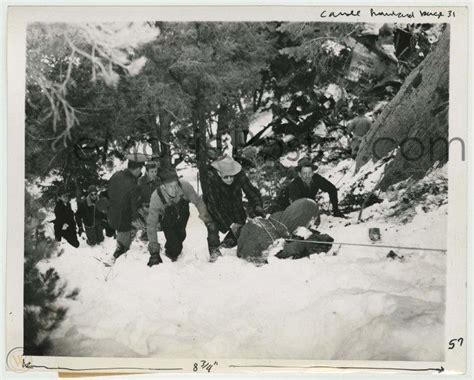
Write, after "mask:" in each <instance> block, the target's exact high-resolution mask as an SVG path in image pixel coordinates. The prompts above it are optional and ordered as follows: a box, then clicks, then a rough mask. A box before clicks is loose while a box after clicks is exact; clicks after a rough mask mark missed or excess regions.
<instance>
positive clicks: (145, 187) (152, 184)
mask: <svg viewBox="0 0 474 380" xmlns="http://www.w3.org/2000/svg"><path fill="white" fill-rule="evenodd" d="M157 173H158V163H157V162H156V161H150V162H147V163H146V164H145V174H144V175H142V176H141V177H140V178H138V190H139V192H140V202H141V207H140V209H139V212H140V214H141V215H142V216H143V220H144V221H146V220H147V218H148V208H149V206H150V199H151V194H152V193H153V192H154V191H155V190H156V188H157V187H158V184H159V181H158V179H157ZM141 239H142V240H143V241H147V240H148V237H147V233H146V225H144V226H143V233H142V236H141Z"/></svg>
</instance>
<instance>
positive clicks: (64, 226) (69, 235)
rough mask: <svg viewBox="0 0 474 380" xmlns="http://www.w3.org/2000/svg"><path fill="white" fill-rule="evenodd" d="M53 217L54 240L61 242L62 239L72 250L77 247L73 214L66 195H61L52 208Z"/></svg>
mask: <svg viewBox="0 0 474 380" xmlns="http://www.w3.org/2000/svg"><path fill="white" fill-rule="evenodd" d="M54 215H55V216H56V219H55V220H54V236H55V238H56V240H57V241H61V238H64V239H66V241H67V242H68V243H69V244H71V245H72V246H73V247H74V248H77V247H79V241H78V240H77V235H76V222H75V220H74V212H73V211H72V209H71V205H70V204H69V196H68V195H67V194H61V195H60V196H59V197H58V200H57V202H56V206H55V208H54Z"/></svg>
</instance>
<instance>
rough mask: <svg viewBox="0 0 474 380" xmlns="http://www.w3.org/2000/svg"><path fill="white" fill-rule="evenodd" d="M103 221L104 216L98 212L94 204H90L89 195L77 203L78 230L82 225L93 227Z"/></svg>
mask: <svg viewBox="0 0 474 380" xmlns="http://www.w3.org/2000/svg"><path fill="white" fill-rule="evenodd" d="M105 219H107V217H106V215H104V214H103V213H101V212H100V211H99V209H98V208H97V206H96V202H92V200H91V198H90V196H89V195H88V196H87V197H85V198H83V199H81V200H80V201H79V202H77V212H76V222H77V226H78V227H79V228H81V227H82V225H83V224H84V226H85V227H95V225H96V223H99V222H101V221H102V220H105Z"/></svg>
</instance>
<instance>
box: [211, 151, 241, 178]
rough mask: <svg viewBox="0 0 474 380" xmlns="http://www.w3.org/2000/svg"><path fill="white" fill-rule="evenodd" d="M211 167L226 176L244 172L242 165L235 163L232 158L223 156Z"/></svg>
mask: <svg viewBox="0 0 474 380" xmlns="http://www.w3.org/2000/svg"><path fill="white" fill-rule="evenodd" d="M211 166H212V167H213V168H215V169H217V170H218V171H219V173H221V174H222V175H224V176H227V175H232V176H234V175H236V174H238V173H240V171H241V170H242V165H240V164H239V163H238V162H237V161H235V160H234V159H233V158H232V157H229V156H222V157H220V158H218V159H217V160H215V161H214V162H213V163H212V164H211Z"/></svg>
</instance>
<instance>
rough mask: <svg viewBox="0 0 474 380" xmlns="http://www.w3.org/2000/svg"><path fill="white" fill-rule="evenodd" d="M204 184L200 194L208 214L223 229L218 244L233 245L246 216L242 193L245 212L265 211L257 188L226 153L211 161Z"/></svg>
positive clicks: (250, 213)
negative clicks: (221, 238) (202, 191)
mask: <svg viewBox="0 0 474 380" xmlns="http://www.w3.org/2000/svg"><path fill="white" fill-rule="evenodd" d="M207 188H208V191H207V194H204V196H203V198H204V202H205V203H206V207H207V209H208V211H209V214H211V216H212V219H213V220H214V222H215V224H216V226H217V229H218V230H219V231H220V232H222V233H227V236H226V237H225V238H224V241H223V242H222V244H221V246H223V247H226V248H230V247H234V246H236V245H237V237H238V232H239V230H240V228H241V227H242V226H243V225H244V224H245V221H246V219H247V214H246V212H245V209H244V204H243V199H242V193H244V194H245V196H246V197H247V200H248V203H249V207H248V213H249V216H250V217H252V218H253V217H255V216H264V214H265V212H264V210H263V207H262V198H261V196H260V192H259V191H258V189H257V188H256V187H255V186H253V185H252V184H251V183H250V180H249V179H248V177H247V176H246V175H245V173H244V172H243V171H242V166H241V165H240V164H239V163H238V162H236V161H235V160H233V159H232V158H231V157H229V156H223V157H220V158H218V159H217V160H216V161H214V162H213V163H212V164H211V168H210V169H209V172H208V186H207ZM219 231H216V232H215V233H216V234H218V232H219Z"/></svg>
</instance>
